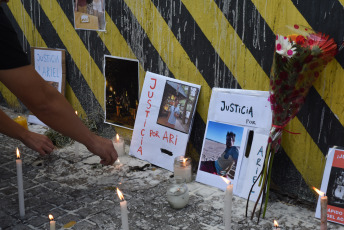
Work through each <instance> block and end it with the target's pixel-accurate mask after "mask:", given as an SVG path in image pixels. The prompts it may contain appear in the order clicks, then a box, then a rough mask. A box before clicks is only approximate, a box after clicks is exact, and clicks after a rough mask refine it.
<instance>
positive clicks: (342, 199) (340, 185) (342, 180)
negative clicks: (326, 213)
mask: <svg viewBox="0 0 344 230" xmlns="http://www.w3.org/2000/svg"><path fill="white" fill-rule="evenodd" d="M326 196H327V198H328V204H329V205H332V206H335V207H338V208H344V169H342V168H337V167H332V168H331V173H330V178H329V181H328V186H327V191H326Z"/></svg>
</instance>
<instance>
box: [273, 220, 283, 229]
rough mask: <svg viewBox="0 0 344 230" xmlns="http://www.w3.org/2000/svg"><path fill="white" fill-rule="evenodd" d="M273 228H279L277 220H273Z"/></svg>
mask: <svg viewBox="0 0 344 230" xmlns="http://www.w3.org/2000/svg"><path fill="white" fill-rule="evenodd" d="M274 227H275V228H274V229H275V230H281V229H280V228H279V227H278V222H277V221H276V220H274Z"/></svg>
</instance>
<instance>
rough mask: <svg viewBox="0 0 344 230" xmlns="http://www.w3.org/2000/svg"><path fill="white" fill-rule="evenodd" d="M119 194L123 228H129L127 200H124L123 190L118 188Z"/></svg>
mask: <svg viewBox="0 0 344 230" xmlns="http://www.w3.org/2000/svg"><path fill="white" fill-rule="evenodd" d="M117 195H118V197H119V198H120V199H121V202H120V205H121V217H122V229H123V230H129V223H128V209H127V201H125V200H124V196H123V194H122V192H121V191H120V190H119V189H118V188H117Z"/></svg>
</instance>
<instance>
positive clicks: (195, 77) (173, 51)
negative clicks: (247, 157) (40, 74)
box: [125, 0, 211, 122]
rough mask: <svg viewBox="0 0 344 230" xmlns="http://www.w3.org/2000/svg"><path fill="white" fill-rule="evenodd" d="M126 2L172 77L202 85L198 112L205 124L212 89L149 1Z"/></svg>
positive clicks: (134, 0) (131, 0)
mask: <svg viewBox="0 0 344 230" xmlns="http://www.w3.org/2000/svg"><path fill="white" fill-rule="evenodd" d="M125 2H126V3H127V5H128V6H129V8H130V10H131V11H132V12H133V14H134V15H135V17H136V19H137V20H138V22H139V23H140V25H141V26H142V28H143V29H144V30H145V32H146V34H147V36H148V37H149V39H150V41H151V43H152V44H153V46H154V47H155V49H156V50H157V51H158V53H159V54H160V57H161V58H162V60H163V61H164V62H165V63H166V65H167V67H168V68H169V70H170V71H171V72H172V73H173V75H174V76H175V78H176V79H180V80H183V81H187V82H191V83H195V84H199V85H201V86H202V88H201V92H200V96H199V102H198V103H197V111H198V113H199V114H200V115H201V117H202V119H203V121H204V122H206V120H207V114H208V107H209V100H210V95H211V88H210V87H209V85H208V84H207V82H206V81H205V80H204V78H203V76H202V75H201V73H200V72H199V71H198V69H197V68H196V66H195V65H194V64H193V63H192V62H191V61H190V58H189V57H188V55H187V53H186V52H185V50H184V49H183V47H182V46H181V45H180V43H179V42H178V40H177V38H176V37H175V36H174V34H173V33H172V32H171V30H170V28H169V27H168V25H167V24H166V22H165V20H164V19H163V18H162V17H161V15H160V13H159V12H158V10H157V9H156V7H155V6H154V4H153V3H152V2H151V1H150V0H142V1H136V0H125Z"/></svg>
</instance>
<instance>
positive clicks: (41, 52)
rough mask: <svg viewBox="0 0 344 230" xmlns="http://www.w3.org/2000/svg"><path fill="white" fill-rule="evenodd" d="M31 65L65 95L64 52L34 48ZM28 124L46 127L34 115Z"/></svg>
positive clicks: (32, 49) (29, 118)
mask: <svg viewBox="0 0 344 230" xmlns="http://www.w3.org/2000/svg"><path fill="white" fill-rule="evenodd" d="M31 64H32V65H34V66H35V70H36V71H37V72H38V74H39V75H41V77H42V78H43V79H44V80H45V81H47V82H48V83H49V84H50V85H52V86H53V87H54V88H56V89H57V90H58V91H59V92H60V93H62V95H64V92H65V84H66V83H65V82H66V60H65V51H64V50H57V49H48V48H34V47H32V48H31ZM28 122H30V123H34V124H40V125H45V124H44V123H43V122H41V121H40V120H39V119H38V118H37V117H35V116H33V115H29V117H28Z"/></svg>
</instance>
